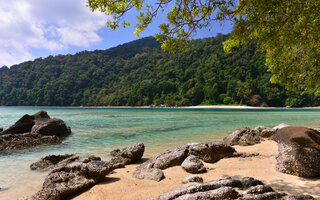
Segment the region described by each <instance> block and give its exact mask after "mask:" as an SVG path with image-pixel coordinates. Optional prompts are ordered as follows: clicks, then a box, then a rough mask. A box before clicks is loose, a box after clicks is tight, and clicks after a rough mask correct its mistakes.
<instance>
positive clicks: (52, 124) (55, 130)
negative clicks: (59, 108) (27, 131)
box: [31, 118, 71, 137]
mask: <svg viewBox="0 0 320 200" xmlns="http://www.w3.org/2000/svg"><path fill="white" fill-rule="evenodd" d="M31 132H32V133H39V134H41V135H56V136H59V137H64V136H68V135H70V134H71V132H70V129H68V127H67V126H66V124H65V123H64V121H62V120H61V119H55V118H53V119H46V120H44V119H42V120H37V121H36V123H35V125H34V126H33V127H32V129H31Z"/></svg>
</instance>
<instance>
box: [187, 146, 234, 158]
mask: <svg viewBox="0 0 320 200" xmlns="http://www.w3.org/2000/svg"><path fill="white" fill-rule="evenodd" d="M234 153H236V150H235V149H234V148H233V147H230V146H227V145H225V144H224V143H223V142H205V143H195V144H191V145H190V146H189V153H188V155H194V156H196V157H198V158H199V159H201V160H203V161H204V162H208V163H215V162H218V161H219V160H220V159H222V158H226V157H232V156H233V155H234Z"/></svg>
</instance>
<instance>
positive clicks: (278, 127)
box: [271, 123, 289, 131]
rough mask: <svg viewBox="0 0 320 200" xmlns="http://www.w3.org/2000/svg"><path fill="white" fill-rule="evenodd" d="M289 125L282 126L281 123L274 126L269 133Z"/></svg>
mask: <svg viewBox="0 0 320 200" xmlns="http://www.w3.org/2000/svg"><path fill="white" fill-rule="evenodd" d="M288 126H289V125H288V124H284V123H281V124H279V125H278V126H275V127H273V128H272V129H271V131H277V130H279V129H282V128H285V127H288Z"/></svg>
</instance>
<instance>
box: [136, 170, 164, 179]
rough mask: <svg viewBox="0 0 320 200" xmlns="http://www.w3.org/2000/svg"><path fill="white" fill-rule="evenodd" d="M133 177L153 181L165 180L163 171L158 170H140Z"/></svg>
mask: <svg viewBox="0 0 320 200" xmlns="http://www.w3.org/2000/svg"><path fill="white" fill-rule="evenodd" d="M133 177H135V178H137V179H147V180H153V181H161V180H162V179H163V178H164V174H163V171H162V170H161V169H157V168H138V169H137V170H136V171H135V172H134V173H133Z"/></svg>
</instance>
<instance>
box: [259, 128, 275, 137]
mask: <svg viewBox="0 0 320 200" xmlns="http://www.w3.org/2000/svg"><path fill="white" fill-rule="evenodd" d="M274 133H275V131H271V130H268V129H265V130H262V131H261V132H260V134H259V135H260V136H261V137H263V138H269V137H271V136H272V135H273V134H274Z"/></svg>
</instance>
